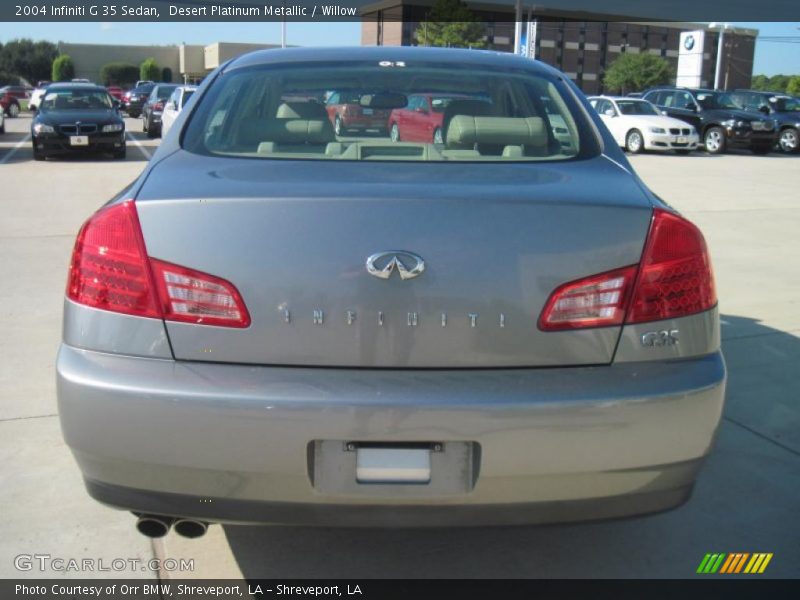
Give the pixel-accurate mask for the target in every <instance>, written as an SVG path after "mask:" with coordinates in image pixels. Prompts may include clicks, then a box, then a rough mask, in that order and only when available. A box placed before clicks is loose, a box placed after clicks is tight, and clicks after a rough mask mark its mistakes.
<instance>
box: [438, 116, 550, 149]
mask: <svg viewBox="0 0 800 600" xmlns="http://www.w3.org/2000/svg"><path fill="white" fill-rule="evenodd" d="M547 141H548V140H547V130H546V129H545V126H544V120H543V119H542V118H541V117H527V118H514V117H470V116H467V115H456V116H454V117H453V118H452V119H451V121H450V125H449V126H448V127H447V137H446V143H447V147H448V148H451V147H453V148H471V147H473V146H474V145H475V144H498V145H502V146H533V147H546V146H547Z"/></svg>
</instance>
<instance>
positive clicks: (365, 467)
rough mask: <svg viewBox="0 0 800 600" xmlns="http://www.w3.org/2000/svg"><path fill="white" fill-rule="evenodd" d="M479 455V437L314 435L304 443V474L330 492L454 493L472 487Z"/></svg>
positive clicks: (377, 494)
mask: <svg viewBox="0 0 800 600" xmlns="http://www.w3.org/2000/svg"><path fill="white" fill-rule="evenodd" d="M373 450H393V451H396V452H390V453H382V452H373ZM407 450H413V451H417V452H408V453H406V452H405V451H407ZM420 450H421V451H422V452H419V451H420ZM480 454H481V453H480V444H478V443H477V442H450V441H448V442H430V443H428V442H406V443H403V442H373V441H368V442H364V441H358V440H314V441H312V442H310V443H309V445H308V471H309V472H308V475H309V478H310V479H311V483H312V485H313V486H314V489H315V491H317V492H319V493H321V494H327V495H333V496H350V497H353V496H358V497H370V498H431V497H447V496H449V497H457V496H463V495H465V494H468V493H469V492H471V491H472V489H473V488H474V487H475V482H476V481H477V478H478V473H479V471H480V469H479V465H480ZM425 458H427V459H428V460H429V461H430V462H429V463H426V462H425ZM428 465H429V466H428ZM359 467H361V473H360V474H359ZM426 469H428V478H427V481H424V479H425V471H426ZM401 477H402V478H403V479H401Z"/></svg>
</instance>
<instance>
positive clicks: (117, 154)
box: [114, 146, 128, 160]
mask: <svg viewBox="0 0 800 600" xmlns="http://www.w3.org/2000/svg"><path fill="white" fill-rule="evenodd" d="M127 155H128V149H127V147H125V146H123V147H122V148H120V149H119V150H114V158H116V159H119V160H122V159H124V158H125V157H126V156H127Z"/></svg>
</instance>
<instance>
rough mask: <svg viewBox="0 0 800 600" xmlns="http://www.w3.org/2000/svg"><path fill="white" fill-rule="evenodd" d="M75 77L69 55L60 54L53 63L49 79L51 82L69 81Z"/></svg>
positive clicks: (73, 66)
mask: <svg viewBox="0 0 800 600" xmlns="http://www.w3.org/2000/svg"><path fill="white" fill-rule="evenodd" d="M73 77H75V65H74V64H73V62H72V59H71V58H70V56H69V54H61V55H59V56H57V57H56V59H55V60H54V61H53V71H52V77H51V79H52V80H53V81H69V80H70V79H72V78H73Z"/></svg>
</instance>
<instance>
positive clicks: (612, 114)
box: [603, 108, 617, 117]
mask: <svg viewBox="0 0 800 600" xmlns="http://www.w3.org/2000/svg"><path fill="white" fill-rule="evenodd" d="M603 114H604V115H605V116H607V117H616V116H617V114H616V113H615V112H614V109H613V108H607V109H606V110H605V112H604V113H603Z"/></svg>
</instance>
